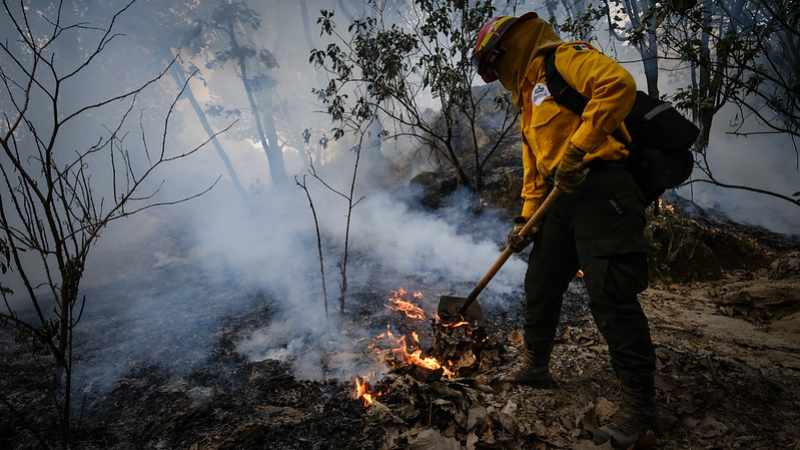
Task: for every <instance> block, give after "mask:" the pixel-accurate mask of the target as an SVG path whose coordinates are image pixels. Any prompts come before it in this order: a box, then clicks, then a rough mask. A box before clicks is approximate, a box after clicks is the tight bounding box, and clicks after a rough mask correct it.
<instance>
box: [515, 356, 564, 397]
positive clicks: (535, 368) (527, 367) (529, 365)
mask: <svg viewBox="0 0 800 450" xmlns="http://www.w3.org/2000/svg"><path fill="white" fill-rule="evenodd" d="M522 358H523V363H522V367H520V368H519V369H517V370H515V371H513V372H511V373H510V374H508V375H507V376H505V377H503V378H502V379H501V381H503V382H506V383H513V384H522V385H525V386H530V387H532V388H534V389H557V388H558V383H556V380H555V379H553V376H552V375H550V369H549V367H548V365H547V364H536V363H535V362H534V361H536V360H535V359H534V358H533V355H531V353H530V352H527V351H525V352H523V353H522Z"/></svg>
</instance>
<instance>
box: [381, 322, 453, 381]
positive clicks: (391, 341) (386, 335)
mask: <svg viewBox="0 0 800 450" xmlns="http://www.w3.org/2000/svg"><path fill="white" fill-rule="evenodd" d="M406 338H407V336H399V337H398V336H396V335H395V334H394V333H392V330H389V329H387V330H386V331H385V332H383V333H381V334H379V335H378V336H376V337H375V341H376V345H374V346H373V349H374V350H375V351H376V352H377V353H378V354H379V355H381V356H382V357H383V359H384V360H385V361H386V362H387V364H389V365H395V366H400V365H414V366H419V367H422V368H425V369H428V370H439V369H442V374H443V375H444V376H445V377H447V378H453V377H455V373H454V372H453V371H452V370H450V369H448V368H447V367H445V366H444V365H442V363H440V362H439V360H437V359H436V358H435V357H433V356H424V355H423V353H422V349H421V348H419V335H418V334H417V333H416V332H413V331H412V332H411V343H410V344H409V342H408V339H406ZM380 341H383V342H385V343H386V345H387V346H388V347H389V349H388V350H382V349H380V347H379V345H378V343H379V342H380Z"/></svg>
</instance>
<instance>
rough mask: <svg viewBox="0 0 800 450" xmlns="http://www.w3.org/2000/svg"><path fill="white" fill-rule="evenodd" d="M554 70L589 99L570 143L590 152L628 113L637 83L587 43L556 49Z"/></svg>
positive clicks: (633, 99) (614, 62)
mask: <svg viewBox="0 0 800 450" xmlns="http://www.w3.org/2000/svg"><path fill="white" fill-rule="evenodd" d="M556 68H557V69H558V71H559V72H560V73H561V76H562V77H564V80H565V81H566V82H567V83H568V84H569V85H570V86H572V87H573V88H574V89H575V90H577V91H578V92H580V93H581V94H582V95H583V96H584V97H586V98H588V99H589V103H588V104H587V105H586V108H585V109H584V110H583V115H581V124H580V126H579V127H578V129H577V130H576V131H575V133H573V135H572V137H571V138H570V142H571V143H572V144H573V145H574V146H576V147H578V148H579V149H581V150H583V151H586V152H589V153H591V152H592V151H594V150H595V149H596V148H597V147H598V146H599V145H600V144H602V143H603V142H605V140H606V138H607V137H608V135H610V134H611V133H613V132H614V130H615V129H616V128H617V127H619V125H620V123H621V122H622V121H623V120H624V119H625V117H626V116H627V115H628V113H630V111H631V109H632V108H633V103H634V101H635V100H636V82H635V81H634V79H633V77H632V76H631V74H630V73H628V71H627V70H625V68H624V67H622V66H621V65H620V64H619V63H617V62H616V61H614V60H613V59H611V58H609V57H608V56H606V55H604V54H602V53H601V52H599V51H597V50H594V49H592V48H591V47H589V46H588V45H586V44H576V45H562V46H561V47H559V49H558V50H557V53H556Z"/></svg>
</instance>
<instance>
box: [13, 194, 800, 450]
mask: <svg viewBox="0 0 800 450" xmlns="http://www.w3.org/2000/svg"><path fill="white" fill-rule="evenodd" d="M648 232H649V233H650V238H651V241H652V251H651V268H652V269H653V274H652V275H653V278H654V279H655V280H656V281H654V282H653V283H651V287H650V288H649V289H648V290H647V291H645V292H644V293H643V294H642V295H641V301H642V305H643V307H644V309H645V311H646V312H647V314H648V316H649V317H650V323H651V329H652V332H653V339H654V341H655V344H656V355H657V364H658V369H657V398H658V403H659V406H660V409H659V430H658V433H657V436H656V437H657V439H658V445H657V448H664V449H682V448H747V449H774V448H789V449H791V448H800V251H798V250H800V245H799V244H798V242H797V241H796V240H792V239H790V238H785V237H782V236H779V235H773V234H770V233H768V232H766V231H764V230H762V229H755V228H750V227H747V226H743V225H740V224H733V223H730V222H726V221H724V220H718V219H715V218H713V217H708V216H704V215H702V214H698V213H696V212H693V213H687V212H686V208H685V206H684V205H680V204H679V203H677V202H676V203H675V204H664V205H663V206H662V208H661V211H660V213H659V214H658V215H656V216H654V217H651V221H650V226H649V230H648ZM678 263H680V265H678ZM695 268H703V270H695ZM687 271H688V272H687ZM687 273H691V274H693V275H692V276H687ZM397 281H398V282H403V283H406V284H407V285H406V286H405V287H406V288H408V289H414V290H420V291H423V292H426V290H427V289H431V290H433V289H435V288H436V287H434V286H432V285H426V282H427V283H434V282H436V281H437V280H424V279H415V278H408V277H407V278H405V279H400V278H398V280H397ZM398 287H400V286H398ZM454 289H461V287H454ZM391 295H392V292H390V291H389V290H384V289H382V288H380V289H379V288H375V287H373V288H364V289H363V290H362V291H361V292H357V293H356V294H355V295H353V300H352V303H351V305H350V306H349V310H350V313H351V317H350V318H349V319H348V320H345V321H344V322H343V325H342V327H343V330H344V331H345V332H347V329H350V330H362V329H363V330H375V333H374V334H377V333H379V332H380V331H381V330H383V329H385V328H386V326H387V325H388V326H389V327H390V329H394V330H395V332H396V333H397V334H398V335H400V334H405V335H408V336H411V335H412V333H414V334H415V338H414V339H418V342H416V343H410V342H409V343H407V345H408V346H409V347H408V348H407V349H408V351H407V352H406V353H407V354H410V353H412V350H417V349H418V350H420V353H419V355H420V356H421V357H431V358H435V359H436V360H437V361H440V362H447V363H446V364H445V363H443V364H442V367H446V368H448V370H449V371H450V372H451V373H450V374H448V373H447V372H446V371H445V370H444V369H443V368H437V369H430V368H426V367H422V366H420V365H415V364H409V363H403V362H402V361H400V362H397V361H395V363H394V364H392V365H391V366H390V367H386V370H385V372H384V373H383V374H377V375H373V376H372V377H371V378H370V379H369V381H368V383H369V384H368V387H367V389H368V391H369V392H371V393H372V395H373V396H374V397H373V399H372V402H371V403H370V404H369V405H368V406H365V401H364V399H363V398H362V399H359V398H356V397H357V396H356V395H354V384H353V382H352V380H342V379H334V378H331V379H329V380H325V381H308V380H301V379H298V378H297V377H296V376H295V372H294V370H293V368H292V365H291V360H289V361H277V360H271V359H265V360H263V361H257V362H256V361H251V360H248V358H247V357H246V356H245V355H242V354H240V353H239V352H238V351H237V343H238V342H239V341H240V340H241V339H242V337H243V336H246V335H248V333H252V332H253V331H254V330H257V329H259V328H262V327H264V326H266V325H268V324H269V323H270V321H271V320H273V318H274V313H273V311H272V310H271V308H270V306H269V302H266V303H265V304H263V305H262V306H260V307H258V308H255V309H254V310H253V311H251V312H250V313H247V314H244V315H238V316H237V315H231V316H229V317H228V318H227V319H226V320H224V321H223V323H222V324H221V325H220V326H219V327H218V329H217V330H216V331H215V335H214V336H215V339H216V343H215V344H214V347H213V350H212V352H211V354H210V356H209V357H208V359H207V361H206V362H205V363H204V364H198V365H197V366H196V367H195V368H194V369H192V370H191V371H189V372H187V373H176V372H175V371H173V370H171V369H168V368H163V367H159V366H156V365H148V364H146V363H134V364H133V365H131V366H130V367H129V368H128V369H127V370H126V371H125V373H124V375H123V376H122V377H121V378H119V379H118V380H117V381H116V382H115V383H114V384H113V386H112V387H111V388H110V389H109V390H107V391H105V392H102V393H99V394H98V393H91V394H86V395H83V396H81V395H80V394H79V395H78V399H79V405H80V406H79V412H78V413H77V414H76V417H77V419H76V421H77V423H76V425H77V432H76V436H77V439H76V442H75V444H74V447H73V448H76V449H118V450H122V449H126V450H127V449H173V448H174V449H193V450H210V449H380V448H386V449H418V450H427V449H453V450H456V449H568V448H575V449H607V448H610V447H609V446H608V444H604V445H595V444H593V443H592V442H591V440H589V439H588V436H589V434H588V432H589V431H590V430H591V429H592V428H593V427H596V426H598V425H599V424H601V423H602V422H603V421H604V420H606V419H608V418H609V417H610V416H611V415H612V414H613V413H614V411H615V410H616V408H617V403H616V401H617V399H618V398H619V385H618V384H617V382H616V381H615V377H614V375H613V373H612V371H611V368H610V366H609V364H608V357H607V347H606V345H605V343H604V341H603V339H602V337H601V336H600V335H599V334H598V332H597V329H596V327H595V326H594V323H593V322H592V319H591V314H590V313H589V310H588V308H587V304H586V303H587V298H586V294H585V289H583V286H582V280H581V279H580V278H576V279H575V280H574V281H573V283H572V285H571V287H570V289H569V291H568V293H567V298H566V300H565V303H564V311H563V314H562V323H561V326H560V327H559V331H558V339H557V344H556V349H555V352H554V357H553V365H552V371H553V374H554V376H555V377H556V378H557V380H558V381H559V384H560V387H559V389H557V390H535V389H530V388H527V387H522V386H512V385H508V384H505V383H503V382H500V381H498V380H499V379H500V378H502V376H503V375H504V374H506V373H508V372H509V371H511V370H513V369H514V368H516V367H517V365H518V364H519V363H520V358H519V352H520V349H521V346H522V336H521V323H522V322H521V320H522V319H521V307H520V300H521V299H520V298H518V297H519V295H507V296H506V297H507V298H503V299H499V300H501V301H498V302H493V303H490V304H494V305H497V304H503V303H504V304H505V305H506V306H505V307H498V306H493V307H492V306H490V307H488V308H486V310H485V314H486V318H487V319H486V323H485V324H484V326H483V327H481V328H479V329H475V328H473V327H471V326H460V327H452V328H446V327H442V326H441V324H437V323H436V322H435V321H434V320H433V319H432V318H431V315H432V311H433V310H435V304H434V301H435V297H434V296H433V295H427V294H426V297H425V298H420V299H417V300H416V301H417V303H416V304H417V305H419V307H420V308H422V309H423V310H425V312H426V314H427V316H426V317H425V320H415V321H411V322H409V321H408V320H406V318H404V317H403V315H402V314H401V313H398V312H397V311H392V310H384V311H382V312H381V313H379V314H378V313H375V311H376V309H379V308H378V307H377V306H376V305H378V304H383V302H384V301H385V300H386V299H387V298H389V297H390V296H391ZM0 339H2V347H1V348H2V350H0V389H2V392H3V393H4V401H3V403H1V404H0V447H3V448H40V447H41V445H40V443H41V442H42V441H45V442H50V441H53V442H54V440H55V436H56V434H55V433H56V432H55V429H54V427H53V423H54V420H55V416H54V415H53V413H52V411H51V409H50V407H49V406H48V405H49V397H48V394H47V392H48V389H49V386H50V385H51V380H50V379H49V378H48V371H47V370H46V367H47V366H48V363H49V361H48V360H47V357H46V356H44V354H43V353H41V352H31V351H29V349H28V347H27V346H26V345H24V338H23V337H20V336H15V335H13V334H10V333H9V332H8V331H7V330H5V329H4V331H3V332H2V334H0ZM362 341H363V343H364V345H363V351H362V352H361V353H360V354H357V355H355V356H352V355H347V357H348V358H352V357H356V358H374V357H375V355H374V348H372V349H370V347H371V346H370V345H369V340H368V339H367V340H363V339H362ZM404 351H405V350H404ZM389 354H394V355H395V356H397V353H396V352H394V353H392V350H391V349H390V350H389ZM407 354H406V355H405V356H403V355H401V356H403V357H404V358H405V357H406V356H407ZM339 356H341V355H326V357H327V358H328V359H329V360H330V361H334V360H336V359H337V357H339ZM404 361H405V360H404ZM365 375H366V374H365ZM81 398H82V400H81Z"/></svg>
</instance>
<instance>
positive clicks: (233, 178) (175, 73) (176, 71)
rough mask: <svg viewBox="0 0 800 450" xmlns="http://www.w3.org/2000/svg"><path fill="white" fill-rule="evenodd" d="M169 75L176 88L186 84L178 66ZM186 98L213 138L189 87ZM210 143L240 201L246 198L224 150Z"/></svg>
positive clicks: (220, 146)
mask: <svg viewBox="0 0 800 450" xmlns="http://www.w3.org/2000/svg"><path fill="white" fill-rule="evenodd" d="M171 73H172V79H173V80H175V83H177V85H178V87H181V86H183V85H184V83H186V75H185V74H184V73H183V69H182V68H181V67H180V65H179V64H177V63H176V64H173V65H172V70H171ZM186 97H187V98H188V99H189V103H191V104H192V109H194V113H195V114H196V115H197V119H198V120H199V121H200V125H202V126H203V130H205V132H206V134H208V136H209V137H212V136H214V130H213V129H212V128H211V125H210V124H209V123H208V117H206V113H205V111H203V107H202V106H201V105H200V103H199V102H198V101H197V98H196V97H195V96H194V92H192V87H191V85H190V86H187V87H186ZM211 142H212V143H213V144H214V149H215V150H216V151H217V155H219V158H220V159H221V160H222V164H223V165H224V166H225V170H226V171H227V172H228V177H229V178H230V179H231V182H232V183H233V186H234V188H236V190H237V191H238V192H239V195H241V196H242V199H245V198H247V194H246V193H245V190H244V188H243V187H242V183H241V182H240V181H239V176H238V175H237V174H236V170H235V169H234V168H233V164H232V163H231V160H230V159H229V158H228V155H227V153H226V152H225V149H224V148H223V147H222V144H221V143H220V142H219V140H218V139H217V138H216V137H214V138H213V139H211Z"/></svg>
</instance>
